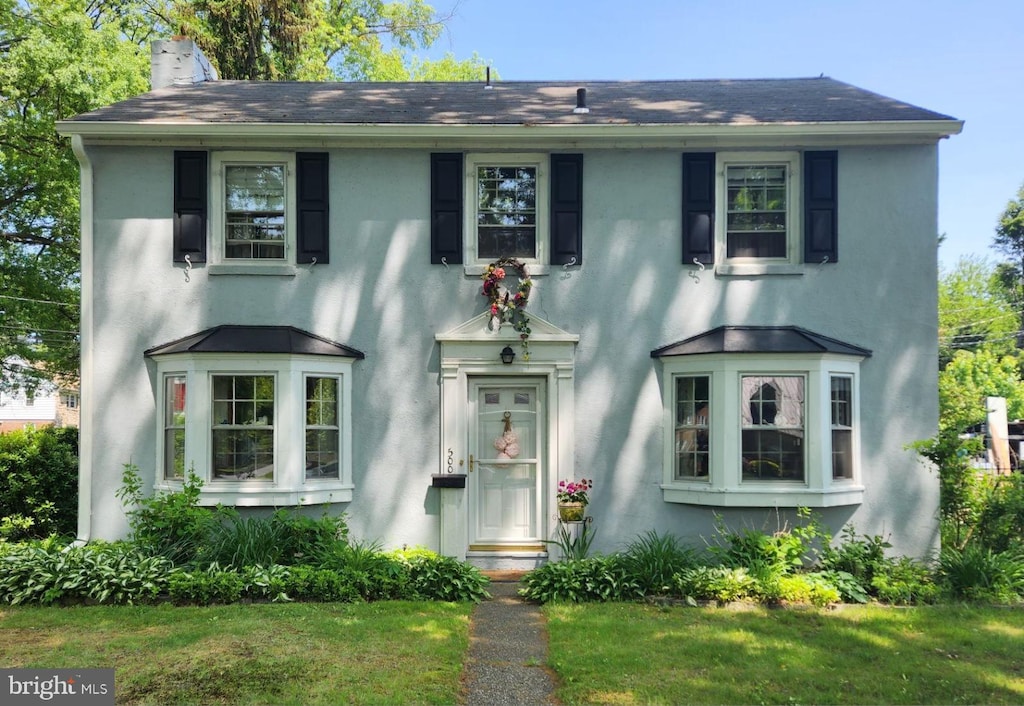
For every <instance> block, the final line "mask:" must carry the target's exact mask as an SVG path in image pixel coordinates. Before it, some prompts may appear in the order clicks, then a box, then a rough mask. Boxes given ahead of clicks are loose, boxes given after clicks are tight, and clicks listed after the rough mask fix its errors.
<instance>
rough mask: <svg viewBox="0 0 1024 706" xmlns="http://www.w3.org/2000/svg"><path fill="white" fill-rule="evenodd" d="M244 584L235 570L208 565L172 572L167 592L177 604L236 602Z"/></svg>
mask: <svg viewBox="0 0 1024 706" xmlns="http://www.w3.org/2000/svg"><path fill="white" fill-rule="evenodd" d="M244 586H245V582H244V581H243V579H242V576H241V575H240V574H239V573H238V572H237V571H234V570H232V569H221V568H220V567H219V566H210V567H209V568H206V569H197V570H195V571H179V572H176V573H174V574H172V575H171V577H170V580H169V581H168V586H167V592H168V594H170V597H171V600H172V601H174V602H175V603H178V604H189V603H191V604H195V605H210V604H211V603H234V602H236V601H237V600H238V599H239V598H241V596H242V589H243V588H244Z"/></svg>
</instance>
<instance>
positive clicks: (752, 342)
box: [651, 326, 871, 358]
mask: <svg viewBox="0 0 1024 706" xmlns="http://www.w3.org/2000/svg"><path fill="white" fill-rule="evenodd" d="M701 353H838V354H841V355H855V356H861V357H865V358H866V357H868V356H870V355H871V351H869V350H868V349H867V348H861V347H860V346H855V345H853V344H850V343H843V342H842V341H839V340H836V339H834V338H829V337H828V336H822V335H821V334H818V333H814V332H813V331H808V330H807V329H804V328H800V327H799V326H719V327H718V328H714V329H711V330H710V331H706V332H705V333H702V334H698V335H696V336H691V337H690V338H687V339H685V340H682V341H679V342H678V343H672V344H670V345H667V346H663V347H662V348H658V349H657V350H653V351H651V357H652V358H663V357H667V356H675V355H699V354H701Z"/></svg>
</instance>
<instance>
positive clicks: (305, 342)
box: [145, 326, 365, 360]
mask: <svg viewBox="0 0 1024 706" xmlns="http://www.w3.org/2000/svg"><path fill="white" fill-rule="evenodd" d="M168 353H287V354H291V355H330V356H342V357H346V358H357V359H360V360H361V359H362V358H364V357H365V356H364V354H363V353H362V352H361V351H357V350H356V349H355V348H350V347H349V346H346V345H343V344H341V343H336V342H334V341H331V340H328V339H326V338H322V337H320V336H317V335H315V334H312V333H309V332H308V331H303V330H301V329H297V328H295V327H293V326H214V327H213V328H208V329H206V330H205V331H200V332H199V333H194V334H192V335H191V336H186V337H184V338H179V339H178V340H176V341H171V342H170V343H164V344H163V345H159V346H155V347H153V348H150V349H149V350H147V351H146V352H145V355H147V356H153V355H166V354H168Z"/></svg>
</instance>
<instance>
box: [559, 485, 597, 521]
mask: <svg viewBox="0 0 1024 706" xmlns="http://www.w3.org/2000/svg"><path fill="white" fill-rule="evenodd" d="M593 487H594V482H593V481H591V480H587V479H586V478H581V479H580V480H574V481H567V480H560V481H558V492H557V493H555V496H556V497H557V498H558V518H559V519H560V520H562V522H582V521H583V515H584V513H585V512H586V508H587V503H589V502H590V498H588V497H587V493H588V492H589V491H590V489H591V488H593Z"/></svg>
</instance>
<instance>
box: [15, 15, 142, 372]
mask: <svg viewBox="0 0 1024 706" xmlns="http://www.w3.org/2000/svg"><path fill="white" fill-rule="evenodd" d="M101 6H102V10H103V11H100V7H101ZM115 6H116V2H115V1H114V0H112V2H110V3H108V4H106V5H104V4H103V3H99V2H94V3H92V4H90V5H88V6H87V5H86V2H85V0H0V312H2V316H0V366H2V370H0V372H2V374H3V375H2V379H0V382H2V383H7V384H11V383H12V382H19V381H26V380H22V378H27V382H28V384H31V381H32V379H33V378H36V377H39V376H41V375H45V376H52V375H63V376H66V377H74V376H76V375H77V370H78V251H79V242H78V232H79V217H78V205H79V201H78V166H77V163H76V161H75V158H74V155H73V154H72V152H71V147H70V145H69V144H68V142H67V140H64V139H62V138H60V137H58V135H57V133H56V130H55V123H56V121H58V120H62V119H64V118H69V117H71V116H73V115H76V114H78V113H82V112H85V111H88V110H92V109H94V108H97V107H99V106H103V105H107V104H108V103H112V102H114V101H117V100H120V99H122V98H127V97H129V96H132V95H135V94H137V93H140V92H141V91H144V90H145V89H146V72H147V63H148V62H147V57H146V56H145V55H144V54H143V53H142V52H141V51H140V49H139V46H138V45H137V44H135V43H133V42H131V41H127V40H126V39H125V38H124V34H123V31H122V26H121V25H120V24H119V16H118V15H117V14H116V13H114V12H106V10H109V9H111V8H113V7H115ZM89 8H92V13H93V14H91V15H90V14H89V13H88V12H87V10H88V9H89ZM38 364H42V367H40V366H39V365H38Z"/></svg>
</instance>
